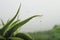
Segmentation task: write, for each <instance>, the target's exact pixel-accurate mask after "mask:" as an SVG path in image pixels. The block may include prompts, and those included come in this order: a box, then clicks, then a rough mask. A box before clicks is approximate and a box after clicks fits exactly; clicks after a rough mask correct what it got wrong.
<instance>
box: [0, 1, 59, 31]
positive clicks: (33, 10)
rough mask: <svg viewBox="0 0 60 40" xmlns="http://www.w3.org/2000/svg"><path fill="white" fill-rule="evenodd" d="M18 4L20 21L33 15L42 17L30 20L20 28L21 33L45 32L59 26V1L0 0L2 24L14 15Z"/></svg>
mask: <svg viewBox="0 0 60 40" xmlns="http://www.w3.org/2000/svg"><path fill="white" fill-rule="evenodd" d="M20 3H21V10H20V13H19V19H20V20H24V19H26V18H28V17H30V16H33V15H43V16H42V17H36V18H33V19H32V20H30V21H29V22H28V23H26V24H25V25H24V26H23V27H22V28H21V31H23V32H33V31H45V30H50V29H52V28H53V26H54V25H56V24H58V25H59V24H60V0H0V19H3V20H4V22H6V21H7V20H8V19H11V18H12V17H13V16H14V15H15V14H16V11H17V9H18V7H19V4H20ZM0 24H1V21H0Z"/></svg>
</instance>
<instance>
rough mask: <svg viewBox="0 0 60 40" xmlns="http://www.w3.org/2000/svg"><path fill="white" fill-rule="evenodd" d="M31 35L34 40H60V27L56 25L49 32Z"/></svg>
mask: <svg viewBox="0 0 60 40" xmlns="http://www.w3.org/2000/svg"><path fill="white" fill-rule="evenodd" d="M29 34H30V35H31V36H32V38H33V40H60V25H55V26H54V28H53V29H51V30H49V31H38V32H33V33H29Z"/></svg>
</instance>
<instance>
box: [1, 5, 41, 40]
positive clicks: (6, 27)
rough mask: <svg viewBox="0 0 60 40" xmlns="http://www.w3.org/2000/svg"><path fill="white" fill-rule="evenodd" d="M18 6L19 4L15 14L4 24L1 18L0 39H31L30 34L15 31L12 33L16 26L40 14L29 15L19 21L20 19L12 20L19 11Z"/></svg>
mask: <svg viewBox="0 0 60 40" xmlns="http://www.w3.org/2000/svg"><path fill="white" fill-rule="evenodd" d="M20 8H21V5H20V6H19V8H18V11H17V13H16V15H15V16H14V17H13V18H12V19H10V20H9V21H8V22H7V23H6V24H5V23H4V22H3V20H1V22H2V25H3V27H2V28H1V29H0V40H32V38H31V37H30V36H28V35H26V34H24V33H16V34H14V33H15V32H16V30H17V29H18V28H20V27H21V26H23V25H24V24H25V23H27V22H28V21H29V20H31V19H32V18H34V17H37V16H40V15H35V16H32V17H29V18H27V19H25V20H23V21H20V20H16V21H14V20H15V18H16V17H17V15H18V13H19V10H20Z"/></svg>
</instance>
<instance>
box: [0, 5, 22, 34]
mask: <svg viewBox="0 0 60 40" xmlns="http://www.w3.org/2000/svg"><path fill="white" fill-rule="evenodd" d="M20 8H21V4H20V6H19V8H18V11H17V13H16V15H15V16H14V17H13V18H12V19H11V20H10V21H9V22H8V23H7V24H6V25H4V27H3V28H2V29H1V30H0V35H3V34H4V32H5V30H6V29H7V28H8V27H9V25H10V24H11V23H12V22H13V21H14V19H15V18H16V17H17V15H18V13H19V10H20Z"/></svg>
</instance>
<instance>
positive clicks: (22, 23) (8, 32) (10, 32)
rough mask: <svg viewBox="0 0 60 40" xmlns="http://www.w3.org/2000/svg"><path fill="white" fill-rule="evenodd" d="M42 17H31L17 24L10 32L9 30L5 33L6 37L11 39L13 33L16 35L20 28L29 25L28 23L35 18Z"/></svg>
mask: <svg viewBox="0 0 60 40" xmlns="http://www.w3.org/2000/svg"><path fill="white" fill-rule="evenodd" d="M38 16H40V15H35V16H32V17H29V18H27V19H25V20H23V21H21V22H19V23H17V24H16V25H14V26H13V27H12V28H11V29H10V30H8V31H7V32H6V33H5V37H9V36H11V35H12V33H14V32H15V31H16V30H17V29H18V28H19V27H21V26H23V25H24V24H25V23H27V22H28V21H30V20H31V19H32V18H34V17H38Z"/></svg>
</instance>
